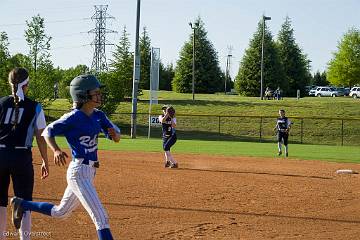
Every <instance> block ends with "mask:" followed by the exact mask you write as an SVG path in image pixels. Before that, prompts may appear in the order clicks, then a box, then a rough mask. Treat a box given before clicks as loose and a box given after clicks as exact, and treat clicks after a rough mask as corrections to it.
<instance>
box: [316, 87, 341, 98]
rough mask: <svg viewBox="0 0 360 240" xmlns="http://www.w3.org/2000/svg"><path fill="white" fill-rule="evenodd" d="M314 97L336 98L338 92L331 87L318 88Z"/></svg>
mask: <svg viewBox="0 0 360 240" xmlns="http://www.w3.org/2000/svg"><path fill="white" fill-rule="evenodd" d="M315 96H316V97H338V96H340V94H339V92H338V91H337V90H336V89H335V88H333V87H318V88H317V89H316V91H315Z"/></svg>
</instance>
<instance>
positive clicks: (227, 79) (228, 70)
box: [224, 54, 232, 95]
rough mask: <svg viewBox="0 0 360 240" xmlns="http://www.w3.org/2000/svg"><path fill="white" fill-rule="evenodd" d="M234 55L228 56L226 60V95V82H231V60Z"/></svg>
mask: <svg viewBox="0 0 360 240" xmlns="http://www.w3.org/2000/svg"><path fill="white" fill-rule="evenodd" d="M231 57H232V55H231V54H228V55H227V58H226V70H225V87H224V94H225V95H226V82H227V81H229V82H230V59H231Z"/></svg>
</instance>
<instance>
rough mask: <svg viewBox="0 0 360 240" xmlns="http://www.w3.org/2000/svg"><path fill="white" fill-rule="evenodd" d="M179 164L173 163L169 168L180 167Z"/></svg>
mask: <svg viewBox="0 0 360 240" xmlns="http://www.w3.org/2000/svg"><path fill="white" fill-rule="evenodd" d="M178 167H179V165H178V164H177V163H171V164H170V166H169V168H178Z"/></svg>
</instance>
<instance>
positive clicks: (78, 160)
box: [73, 158, 100, 168]
mask: <svg viewBox="0 0 360 240" xmlns="http://www.w3.org/2000/svg"><path fill="white" fill-rule="evenodd" d="M73 161H74V162H76V163H78V164H84V165H89V166H90V167H94V168H99V167H100V163H99V161H91V160H89V162H88V163H87V162H84V159H83V158H74V159H73Z"/></svg>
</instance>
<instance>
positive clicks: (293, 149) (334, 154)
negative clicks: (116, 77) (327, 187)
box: [57, 137, 360, 163]
mask: <svg viewBox="0 0 360 240" xmlns="http://www.w3.org/2000/svg"><path fill="white" fill-rule="evenodd" d="M57 142H58V143H59V145H60V146H62V147H67V144H66V141H65V139H64V138H62V137H59V138H57ZM99 149H101V150H113V151H136V152H139V151H143V152H162V141H161V139H144V138H137V139H127V138H125V139H122V140H121V141H120V143H113V142H112V141H109V140H107V139H104V138H99ZM172 151H173V152H174V153H175V154H176V153H190V154H207V155H223V156H252V157H275V156H276V153H277V145H276V144H275V143H253V142H234V141H196V140H179V141H178V142H177V143H176V144H175V146H174V147H173V149H172ZM289 152H290V159H301V160H323V161H331V162H352V163H360V148H359V147H348V146H343V147H340V146H324V145H305V144H292V145H289Z"/></svg>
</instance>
